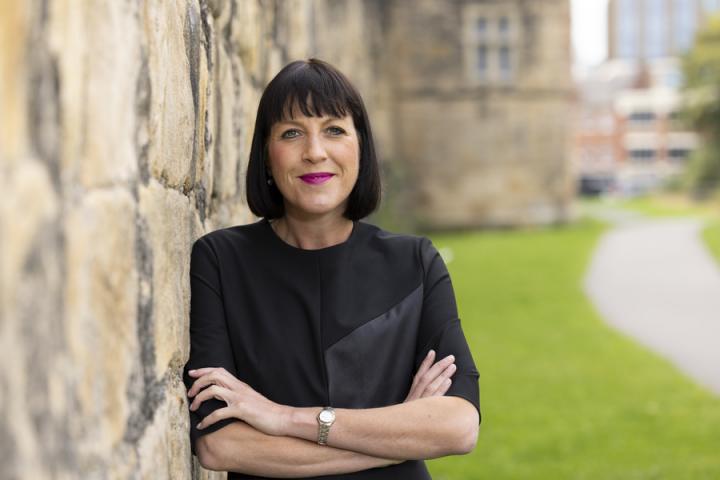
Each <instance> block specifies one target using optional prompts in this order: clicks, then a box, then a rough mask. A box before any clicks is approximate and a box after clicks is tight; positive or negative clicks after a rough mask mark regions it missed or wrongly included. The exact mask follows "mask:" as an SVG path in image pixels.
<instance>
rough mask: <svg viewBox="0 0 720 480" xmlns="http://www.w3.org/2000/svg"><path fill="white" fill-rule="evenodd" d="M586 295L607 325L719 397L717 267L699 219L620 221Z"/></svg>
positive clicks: (601, 251)
mask: <svg viewBox="0 0 720 480" xmlns="http://www.w3.org/2000/svg"><path fill="white" fill-rule="evenodd" d="M617 220H619V221H617V225H616V227H615V228H614V229H612V230H611V231H610V232H608V233H607V234H606V235H605V236H604V237H603V238H602V239H601V241H600V244H599V245H598V248H597V249H596V251H595V253H594V256H593V259H592V262H591V264H590V268H589V270H588V273H587V276H586V278H585V290H586V292H587V294H588V295H589V297H590V299H591V300H592V302H593V303H594V304H595V306H596V308H597V309H598V310H599V312H600V313H601V315H602V316H603V317H604V318H605V320H606V321H607V322H608V323H609V324H611V325H612V326H614V327H615V328H617V329H618V330H620V331H622V332H624V333H626V334H627V335H629V336H631V337H633V338H635V339H636V340H637V341H638V342H640V343H642V344H644V345H646V346H647V347H649V348H650V349H652V350H654V351H656V352H658V353H659V354H661V355H663V356H665V357H666V358H668V359H669V360H670V361H671V362H673V363H674V364H675V365H677V367H678V368H679V369H680V370H682V371H684V372H685V373H687V374H688V375H689V376H691V377H692V378H694V379H695V380H696V381H697V382H698V383H700V384H702V385H704V386H705V387H707V388H709V389H710V390H711V391H713V392H715V393H717V394H720V268H718V265H717V263H716V262H715V259H714V258H713V257H712V256H711V254H710V252H709V251H708V250H707V248H706V247H705V245H704V244H703V243H702V239H701V238H700V232H701V229H702V226H703V223H702V221H701V220H695V219H688V218H683V219H660V220H643V219H637V218H622V219H617Z"/></svg>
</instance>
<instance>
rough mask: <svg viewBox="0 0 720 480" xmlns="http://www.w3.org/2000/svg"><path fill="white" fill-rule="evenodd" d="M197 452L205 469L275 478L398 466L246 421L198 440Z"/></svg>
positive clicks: (386, 460) (387, 461)
mask: <svg viewBox="0 0 720 480" xmlns="http://www.w3.org/2000/svg"><path fill="white" fill-rule="evenodd" d="M315 429H316V430H317V422H316V426H315ZM197 449H198V456H199V457H200V458H201V462H202V463H203V466H205V467H206V468H208V469H211V470H218V471H234V472H241V473H246V474H250V475H259V476H268V477H276V478H298V477H314V476H321V475H331V474H343V473H352V472H358V471H361V470H367V469H369V468H376V467H384V466H388V465H392V464H395V463H400V460H390V459H387V458H380V457H373V456H369V455H365V454H362V453H357V452H353V451H348V450H343V449H340V448H334V447H330V446H321V445H318V444H317V443H316V442H313V441H308V440H303V439H300V438H294V437H284V436H273V435H266V434H264V433H262V432H260V431H258V430H256V429H255V428H253V427H252V426H250V425H248V424H247V423H245V422H235V423H232V424H230V425H227V426H225V427H223V428H221V429H220V430H218V431H216V432H213V433H210V434H208V435H205V436H203V437H200V439H199V440H198V444H197Z"/></svg>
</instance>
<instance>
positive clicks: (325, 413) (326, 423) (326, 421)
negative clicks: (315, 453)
mask: <svg viewBox="0 0 720 480" xmlns="http://www.w3.org/2000/svg"><path fill="white" fill-rule="evenodd" d="M317 421H318V445H327V437H328V433H329V432H330V426H331V425H332V424H333V423H334V422H335V410H333V408H332V407H325V408H323V409H322V410H321V411H320V413H318V416H317Z"/></svg>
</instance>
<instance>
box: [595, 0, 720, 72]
mask: <svg viewBox="0 0 720 480" xmlns="http://www.w3.org/2000/svg"><path fill="white" fill-rule="evenodd" d="M609 9H610V11H609V13H610V15H609V17H608V18H609V22H608V41H609V49H608V51H609V56H610V58H622V59H637V60H640V59H642V60H652V59H656V58H662V57H673V56H677V55H680V54H682V53H684V52H686V51H687V50H688V49H689V48H690V47H691V46H692V43H693V39H694V37H695V32H696V31H697V29H698V28H700V27H701V24H702V21H703V19H704V18H706V17H707V16H708V15H710V14H713V13H717V12H720V0H610V3H609Z"/></svg>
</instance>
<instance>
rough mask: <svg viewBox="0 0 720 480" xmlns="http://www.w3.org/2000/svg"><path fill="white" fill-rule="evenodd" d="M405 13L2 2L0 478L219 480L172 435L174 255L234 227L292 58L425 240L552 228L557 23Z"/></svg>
mask: <svg viewBox="0 0 720 480" xmlns="http://www.w3.org/2000/svg"><path fill="white" fill-rule="evenodd" d="M405 7H406V5H404V2H401V1H383V0H345V1H338V0H242V1H240V0H234V1H231V0H168V1H162V2H149V1H131V0H84V1H77V2H70V1H67V0H27V1H22V2H18V1H14V0H0V105H2V115H1V116H0V188H1V189H2V191H3V194H4V201H3V202H0V364H1V365H2V369H1V370H0V408H2V411H3V416H2V417H0V434H1V435H0V438H1V439H0V446H1V447H2V448H0V457H1V460H2V461H0V478H3V479H15V478H33V479H42V478H58V479H65V478H67V479H75V478H83V479H94V478H118V479H125V478H140V479H145V478H147V479H168V478H172V479H179V480H181V479H189V478H220V477H222V475H221V474H210V473H208V472H205V471H203V470H202V469H201V468H200V467H199V465H198V464H197V462H196V461H194V460H193V458H192V456H191V454H190V446H189V442H188V435H187V429H188V413H187V407H188V405H187V400H186V395H185V393H186V392H185V388H184V385H183V384H182V381H181V369H182V366H183V365H184V363H185V361H186V359H187V356H188V353H189V352H188V347H189V340H188V309H189V280H188V267H189V265H188V263H189V255H190V247H191V245H192V243H193V241H194V240H195V239H196V238H197V237H199V236H200V235H202V234H203V233H205V232H207V231H210V230H214V229H217V228H220V227H223V226H226V225H232V224H241V223H247V222H251V221H253V220H254V218H253V217H252V215H251V214H250V212H249V210H248V208H247V206H246V204H245V200H244V191H243V185H244V183H243V179H244V172H245V167H246V161H247V156H248V152H249V144H250V138H251V135H252V127H253V124H254V116H255V108H256V106H257V103H258V100H259V96H260V94H261V91H262V88H263V86H264V85H265V84H266V83H267V82H268V81H269V80H270V78H271V77H272V76H273V75H274V74H275V73H276V72H277V71H278V70H279V69H280V68H281V66H282V65H284V64H285V63H286V62H288V61H290V60H292V59H296V58H307V57H309V56H319V57H320V58H324V59H326V60H328V61H330V62H331V63H333V64H335V65H337V66H338V67H339V68H340V69H341V70H343V71H345V72H347V73H348V74H349V76H350V77H351V78H352V79H353V80H354V82H355V83H356V84H357V85H358V87H359V89H360V90H361V92H362V93H363V94H364V97H365V99H366V100H367V103H368V107H369V110H370V111H371V115H372V117H373V122H374V128H375V130H376V131H377V136H378V140H379V143H380V150H381V152H383V154H384V156H385V157H386V158H389V159H391V160H392V161H397V162H407V164H408V165H409V166H410V167H409V170H410V171H411V174H409V175H411V176H412V179H413V183H412V184H407V185H405V187H403V188H407V189H408V191H418V192H419V195H417V196H416V198H415V200H416V201H417V206H418V208H419V210H420V212H422V215H419V216H420V217H421V219H422V220H423V221H425V222H426V223H427V224H429V225H430V224H431V225H436V226H458V225H463V226H468V225H482V224H493V225H497V224H518V223H521V224H522V223H535V222H543V221H556V220H557V219H560V218H562V217H563V211H564V205H565V203H566V202H567V192H566V189H565V187H564V178H565V175H566V169H565V166H564V153H563V144H564V139H563V135H562V131H563V130H562V125H563V122H564V115H565V103H566V97H567V70H568V65H567V61H568V60H567V57H568V25H567V23H568V7H567V1H566V0H562V1H561V0H533V1H523V0H513V1H504V2H501V1H459V0H457V1H456V0H453V1H447V2H436V1H428V0H422V1H420V0H418V1H417V2H415V7H416V8H414V9H406V8H405ZM481 18H486V22H487V23H486V27H487V28H488V31H490V29H494V31H496V34H497V35H498V36H497V38H494V39H493V40H492V41H490V40H488V41H487V44H486V47H485V48H486V50H485V53H484V54H482V53H481V52H482V51H483V48H482V45H484V43H483V42H484V40H483V37H482V36H481V35H480V33H481V31H480V30H479V28H480V27H479V26H480V24H481V22H480V19H481ZM503 19H504V20H503ZM503 25H504V26H503ZM498 29H501V30H500V31H498ZM501 32H505V33H501ZM503 35H504V36H503ZM482 55H485V58H486V60H485V61H484V62H485V63H484V65H486V66H485V67H482V66H480V65H483V62H481V61H480V60H479V59H480V58H483V57H482ZM548 119H552V121H548ZM421 174H422V175H421Z"/></svg>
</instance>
